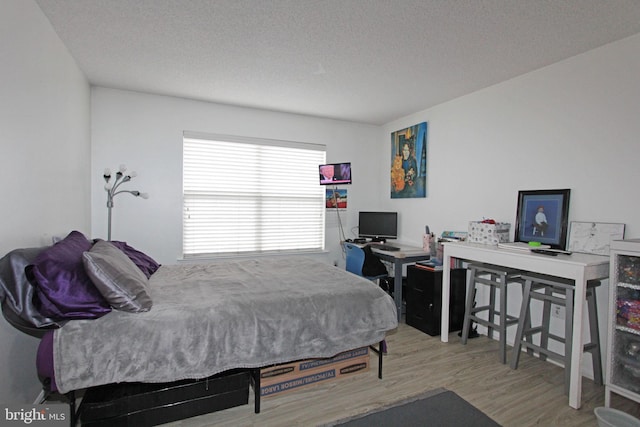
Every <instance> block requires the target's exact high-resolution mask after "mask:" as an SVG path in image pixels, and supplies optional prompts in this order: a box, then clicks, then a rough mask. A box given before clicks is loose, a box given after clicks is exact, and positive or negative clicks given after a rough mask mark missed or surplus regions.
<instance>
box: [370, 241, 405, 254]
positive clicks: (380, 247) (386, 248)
mask: <svg viewBox="0 0 640 427" xmlns="http://www.w3.org/2000/svg"><path fill="white" fill-rule="evenodd" d="M371 247H372V248H376V249H378V250H381V251H389V252H395V251H399V250H400V248H399V247H397V246H391V245H383V244H380V243H372V244H371Z"/></svg>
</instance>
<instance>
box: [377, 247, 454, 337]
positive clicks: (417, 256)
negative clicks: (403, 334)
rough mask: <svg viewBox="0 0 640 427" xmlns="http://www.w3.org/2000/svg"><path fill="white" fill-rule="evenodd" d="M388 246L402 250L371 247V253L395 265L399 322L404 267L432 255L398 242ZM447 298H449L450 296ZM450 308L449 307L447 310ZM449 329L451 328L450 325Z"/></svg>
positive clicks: (394, 290)
mask: <svg viewBox="0 0 640 427" xmlns="http://www.w3.org/2000/svg"><path fill="white" fill-rule="evenodd" d="M387 244H388V245H390V246H395V247H397V248H400V250H399V251H382V250H380V249H376V248H375V246H371V252H373V253H374V255H375V256H377V257H378V258H380V259H383V260H385V261H389V262H392V263H393V270H394V277H393V300H394V302H395V303H396V309H397V310H398V321H400V320H401V317H402V266H403V265H404V264H411V263H414V262H416V261H423V260H426V259H429V258H430V255H429V253H428V252H425V251H424V250H422V248H421V247H417V246H409V245H405V244H402V243H398V242H388V243H387ZM447 298H449V296H448V295H447ZM448 307H449V306H448V305H447V310H448ZM447 316H448V314H447ZM447 319H449V317H447ZM447 328H449V325H448V324H447ZM447 330H448V329H447Z"/></svg>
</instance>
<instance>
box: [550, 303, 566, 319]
mask: <svg viewBox="0 0 640 427" xmlns="http://www.w3.org/2000/svg"><path fill="white" fill-rule="evenodd" d="M564 313H565V310H564V307H563V306H561V305H555V304H552V305H551V316H552V317H555V318H556V319H564Z"/></svg>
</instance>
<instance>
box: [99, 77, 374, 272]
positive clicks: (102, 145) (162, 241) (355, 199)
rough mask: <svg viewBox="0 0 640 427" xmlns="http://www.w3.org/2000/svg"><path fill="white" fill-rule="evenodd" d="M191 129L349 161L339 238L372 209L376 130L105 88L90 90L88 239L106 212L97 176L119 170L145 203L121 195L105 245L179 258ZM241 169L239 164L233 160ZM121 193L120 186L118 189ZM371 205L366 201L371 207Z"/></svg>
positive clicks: (334, 239)
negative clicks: (288, 144)
mask: <svg viewBox="0 0 640 427" xmlns="http://www.w3.org/2000/svg"><path fill="white" fill-rule="evenodd" d="M185 130H186V131H197V132H207V133H216V134H226V135H239V136H249V137H259V138H267V139H282V140H289V141H301V142H309V143H318V144H326V146H327V161H329V162H345V161H350V162H352V169H353V176H354V184H352V185H350V186H347V187H345V188H347V191H348V198H349V202H348V203H349V208H348V210H347V211H346V212H342V213H341V219H342V221H343V227H344V229H345V233H348V232H349V231H348V230H349V229H350V228H351V227H353V226H354V225H355V222H354V221H357V211H358V210H359V209H360V208H361V207H365V206H369V207H372V206H373V207H375V206H377V205H378V204H379V193H378V191H377V189H376V188H375V186H372V185H370V183H372V182H376V180H377V175H378V173H377V171H376V170H375V168H372V167H370V165H372V164H377V162H378V153H377V152H376V150H375V149H374V150H372V149H370V148H369V147H377V138H378V136H379V132H380V130H379V128H378V127H376V126H369V125H360V124H354V123H349V122H343V121H336V120H325V119H318V118H312V117H307V116H300V115H292V114H282V113H275V112H268V111H261V110H255V109H248V108H238V107H230V106H223V105H217V104H212V103H206V102H199V101H192V100H186V99H180V98H172V97H166V96H155V95H148V94H141V93H136V92H129V91H121V90H113V89H106V88H99V87H96V88H93V89H92V136H91V141H92V154H91V156H92V160H91V164H92V167H91V173H92V179H91V182H92V187H91V191H92V196H91V197H92V235H93V236H94V237H106V234H107V209H106V194H105V191H104V188H103V186H104V180H103V178H102V173H103V171H104V168H105V167H110V168H111V169H112V170H113V169H116V168H117V167H118V165H119V164H126V165H127V167H128V168H129V169H130V170H135V171H136V172H138V176H137V177H136V178H134V180H133V181H132V182H131V183H129V184H130V185H129V184H125V185H127V188H128V189H131V190H134V189H135V190H139V191H145V192H148V193H149V194H150V198H149V199H148V200H142V199H139V198H134V197H128V195H120V196H118V197H117V198H116V200H115V202H114V203H115V207H114V209H113V219H112V239H114V240H125V241H127V242H129V244H131V245H132V246H134V247H136V248H138V249H140V250H142V251H144V252H146V253H148V254H149V255H151V256H152V257H154V258H155V259H156V260H157V261H158V262H160V263H162V264H175V263H176V260H177V259H179V258H180V257H181V256H182V133H183V131H185ZM238 165H239V166H238V167H239V168H241V167H242V159H238ZM123 188H124V187H123ZM372 200H373V201H372ZM326 223H327V243H326V246H327V249H328V250H329V251H330V254H325V255H324V256H322V258H323V259H325V260H326V261H327V262H331V263H332V262H334V261H339V262H340V263H341V264H342V252H341V250H340V249H339V244H338V242H339V233H338V228H337V227H338V221H337V218H336V213H335V211H332V212H328V213H327V216H326Z"/></svg>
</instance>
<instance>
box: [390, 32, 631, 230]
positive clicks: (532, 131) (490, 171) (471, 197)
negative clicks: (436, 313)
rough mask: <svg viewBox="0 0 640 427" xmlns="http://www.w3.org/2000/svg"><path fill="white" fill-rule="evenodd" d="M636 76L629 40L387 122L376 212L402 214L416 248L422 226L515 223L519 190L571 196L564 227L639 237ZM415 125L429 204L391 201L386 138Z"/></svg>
mask: <svg viewBox="0 0 640 427" xmlns="http://www.w3.org/2000/svg"><path fill="white" fill-rule="evenodd" d="M639 73H640V35H636V36H634V37H631V38H628V39H625V40H622V41H620V42H617V43H613V44H610V45H607V46H605V47H603V48H600V49H596V50H593V51H590V52H587V53H585V54H583V55H579V56H576V57H573V58H570V59H568V60H566V61H563V62H560V63H557V64H554V65H551V66H549V67H546V68H544V69H541V70H538V71H535V72H532V73H529V74H527V75H524V76H521V77H518V78H515V79H512V80H509V81H507V82H504V83H501V84H498V85H495V86H493V87H490V88H487V89H485V90H481V91H479V92H476V93H474V94H471V95H468V96H464V97H462V98H458V99H456V100H453V101H451V102H448V103H445V104H441V105H439V106H437V107H434V108H431V109H429V110H425V111H422V112H418V113H415V114H412V115H411V116H408V117H404V118H402V119H399V120H397V121H394V122H392V123H388V124H387V125H385V126H384V134H385V138H383V139H382V141H381V142H380V148H379V151H380V153H382V157H381V158H380V159H379V161H380V165H381V168H382V169H383V172H382V173H381V178H380V180H381V182H382V184H381V189H380V192H381V194H383V196H384V198H383V203H382V207H383V208H386V209H393V210H398V211H400V212H401V216H402V219H401V221H402V230H401V233H402V237H403V239H405V240H416V239H419V236H420V235H421V232H422V230H423V229H424V225H425V224H429V225H430V226H431V228H432V230H435V231H436V232H437V233H440V232H441V231H443V230H461V231H466V229H467V224H468V221H471V220H478V219H482V218H484V217H486V218H495V219H496V220H499V221H505V222H510V223H511V224H514V223H515V217H516V206H517V198H518V191H519V190H536V189H559V188H570V189H571V203H570V209H569V220H570V221H599V222H621V223H625V224H626V225H627V228H626V231H627V233H626V235H627V236H628V237H639V236H640V216H638V212H639V211H640V199H638V197H635V194H636V193H637V188H638V187H637V186H638V183H639V182H640V168H638V156H639V155H640V141H639V139H638V135H640V120H638V114H639V113H640V84H638V75H639ZM422 121H427V122H428V123H429V128H428V132H429V135H428V138H429V141H428V144H429V145H428V165H427V170H428V177H427V186H428V188H427V191H428V197H427V198H424V199H394V200H391V199H390V197H389V184H388V180H389V178H388V176H389V175H388V172H387V171H388V170H389V169H390V165H391V159H390V158H389V154H388V153H389V152H390V150H389V143H390V142H389V141H390V139H389V135H390V133H391V132H393V131H396V130H399V129H403V128H405V127H407V126H410V125H412V124H415V123H419V122H422ZM511 233H512V237H513V230H512V232H511Z"/></svg>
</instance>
